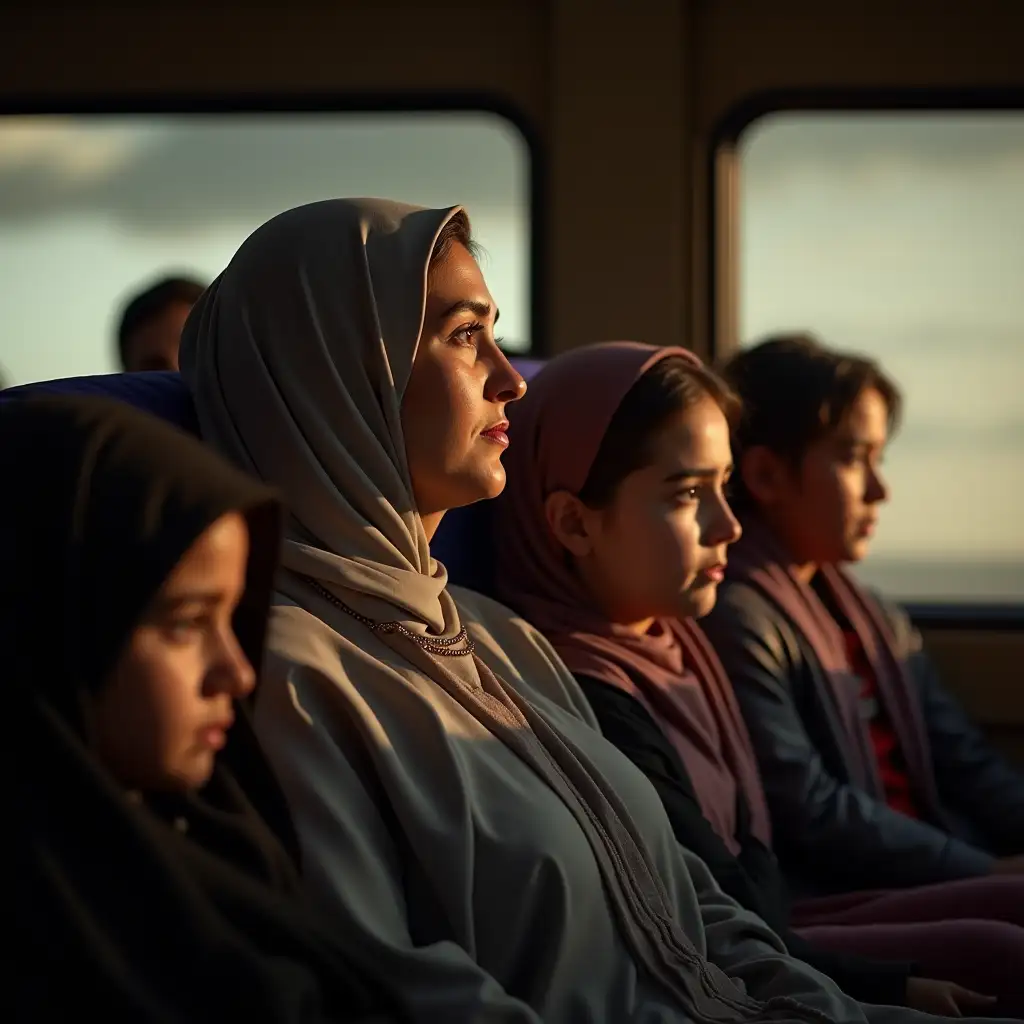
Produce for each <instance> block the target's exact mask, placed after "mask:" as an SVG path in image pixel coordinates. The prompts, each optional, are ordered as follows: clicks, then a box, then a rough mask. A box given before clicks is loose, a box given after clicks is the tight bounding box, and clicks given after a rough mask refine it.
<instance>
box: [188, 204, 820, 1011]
mask: <svg viewBox="0 0 1024 1024" xmlns="http://www.w3.org/2000/svg"><path fill="white" fill-rule="evenodd" d="M458 210H459V208H457V207H456V208H452V209H449V210H422V209H417V208H414V207H410V206H405V205H401V204H398V203H394V202H387V201H381V200H334V201H329V202H323V203H317V204H314V205H311V206H305V207H301V208H299V209H296V210H291V211H289V212H287V213H285V214H282V215H280V216H279V217H277V218H275V219H274V220H272V221H270V222H269V223H267V224H265V225H264V226H263V227H261V228H260V229H259V230H257V231H256V232H255V233H254V234H253V235H252V236H251V237H250V238H249V239H248V240H247V241H246V242H245V243H244V244H243V245H242V247H241V249H240V250H239V251H238V253H237V255H236V256H235V258H234V259H233V260H232V261H231V264H230V265H229V266H228V268H227V269H226V270H225V271H224V273H223V274H221V276H220V277H219V278H218V279H217V280H216V281H215V282H214V284H213V285H212V286H211V287H210V289H209V290H208V292H207V293H206V295H205V296H204V297H203V298H202V299H201V300H200V302H199V303H198V305H197V306H196V308H195V310H194V311H193V314H192V316H191V318H190V320H189V322H188V324H187V326H186V329H185V332H184V336H183V339H182V348H181V365H182V372H183V373H184V375H185V377H186V379H187V381H188V382H189V385H190V387H191V389H192V392H193V395H194V397H195V401H196V405H197V412H198V416H199V422H200V425H201V428H202V432H203V435H204V437H205V438H207V439H208V440H209V441H211V442H212V443H214V444H215V445H216V446H217V447H218V448H219V449H220V450H221V451H222V452H223V453H225V454H226V455H228V456H229V457H230V458H232V459H233V460H234V461H235V462H237V463H239V464H240V465H242V466H244V467H246V468H248V469H250V470H251V471H253V472H254V473H255V474H256V475H257V476H259V477H261V478H263V479H264V480H267V481H272V482H273V483H274V484H275V485H276V486H277V487H278V488H279V489H280V490H281V491H282V492H283V493H284V494H285V495H286V497H287V499H288V501H289V503H290V506H291V510H292V513H293V517H294V521H293V524H292V526H291V529H290V531H289V536H288V539H287V542H286V545H285V553H284V558H283V562H284V565H285V567H286V569H287V570H290V571H291V573H295V574H303V575H307V576H310V577H313V578H314V579H316V580H317V581H318V582H319V583H320V584H321V585H322V586H324V587H326V588H328V589H329V591H330V592H332V593H333V594H334V595H335V596H336V597H338V598H340V599H341V600H342V601H344V602H345V603H346V604H348V605H349V606H350V607H351V608H352V609H353V610H354V611H356V612H357V613H358V614H360V615H363V616H366V617H368V618H370V619H372V620H374V621H376V622H381V621H383V620H397V621H399V622H401V623H402V624H403V625H404V626H405V627H406V628H407V629H409V630H411V631H413V632H415V633H417V634H420V635H422V634H425V633H427V632H428V631H429V632H432V633H441V634H443V635H444V636H446V637H452V636H455V635H456V634H457V633H458V631H459V629H460V628H461V627H460V622H459V614H458V609H457V608H456V605H455V602H454V601H453V599H452V598H451V596H450V595H449V594H448V593H447V592H446V590H445V586H446V582H447V575H446V572H445V569H444V567H443V566H442V565H440V564H439V563H437V562H436V561H434V560H433V559H432V558H431V557H430V551H429V546H428V543H427V539H426V536H425V534H424V531H423V526H422V524H421V522H420V519H419V517H418V515H417V514H416V511H415V506H414V501H413V492H412V486H411V483H410V476H409V469H408V466H407V464H406V455H405V444H404V440H403V436H402V429H401V422H400V406H401V401H402V395H403V392H404V389H405V387H406V384H407V382H408V380H409V376H410V373H411V369H412V364H413V359H414V356H415V350H416V344H417V339H418V337H419V334H420V330H421V325H422V319H423V310H424V303H425V296H426V276H427V271H428V267H429V259H430V254H431V252H432V249H433V246H434V242H435V240H436V238H437V235H438V233H439V231H440V230H441V229H442V227H443V226H444V225H445V224H446V223H447V222H448V221H449V220H450V219H451V218H452V217H453V216H454V215H455V214H456V213H457V212H458ZM291 573H286V574H285V578H284V579H283V580H282V581H281V584H280V586H281V589H282V590H283V591H284V593H286V594H287V595H288V596H289V597H290V598H291V599H292V600H293V601H294V602H295V603H296V604H298V605H299V606H300V607H304V608H310V607H311V606H312V607H313V608H317V609H318V612H317V614H318V615H319V616H320V617H323V616H324V615H325V611H326V605H324V604H323V602H322V601H319V599H317V598H316V597H315V594H314V593H313V592H312V591H311V590H310V589H309V588H308V586H307V585H305V584H304V583H303V582H302V580H301V579H300V578H298V577H296V576H293V575H291ZM509 615H510V616H511V613H509ZM331 625H332V628H333V629H335V630H336V631H337V632H339V633H340V634H342V636H344V637H345V638H346V639H347V640H348V641H349V642H350V643H351V644H353V645H358V646H359V647H360V648H361V650H362V651H363V652H364V655H365V658H366V660H364V661H363V663H362V666H363V667H362V668H361V669H360V671H373V668H372V665H373V663H372V661H370V660H369V659H370V658H371V657H372V654H370V652H371V650H372V649H373V648H374V647H376V646H377V644H376V643H375V641H377V642H383V643H384V644H386V645H387V647H388V648H390V649H391V650H392V651H393V652H395V654H397V655H399V656H400V658H402V659H404V663H405V665H407V666H409V667H412V668H413V669H414V671H418V673H421V675H420V677H419V678H420V679H421V680H422V681H423V683H424V684H425V683H427V681H428V680H429V683H431V684H433V685H435V686H438V687H440V688H441V689H442V690H443V691H445V692H446V693H447V694H448V697H449V698H450V699H451V700H452V701H455V702H456V703H457V704H458V705H460V706H461V707H462V708H464V709H465V710H466V711H468V712H469V713H470V714H471V715H472V716H473V717H474V718H475V719H476V720H477V721H478V722H479V723H481V724H482V725H483V726H484V727H485V728H486V729H487V730H488V731H489V732H490V734H491V735H493V736H494V737H496V738H497V739H499V740H500V741H502V742H503V743H504V744H505V745H506V746H508V747H509V748H510V749H511V750H513V751H514V752H515V753H516V754H517V755H518V756H519V757H520V758H522V760H523V761H524V762H526V763H527V764H528V765H529V766H530V767H531V768H532V769H533V770H534V771H535V772H536V773H537V774H538V775H539V776H540V777H541V778H542V779H543V780H544V781H545V782H547V784H548V785H549V786H551V788H552V789H553V790H554V791H555V792H556V793H558V794H559V796H560V797H561V799H562V800H563V802H564V803H565V805H566V806H567V807H568V808H569V810H570V811H571V813H572V814H573V816H574V817H575V819H576V820H577V822H578V824H579V826H580V829H581V830H582V832H583V834H584V835H585V836H586V837H587V840H588V843H589V845H590V848H591V849H592V851H593V854H594V857H595V859H596V862H597V864H598V866H599V868H600V873H601V878H602V881H603V884H604V887H605V891H606V896H607V899H608V903H609V905H610V907H611V909H612V911H613V913H614V915H615V920H616V921H617V923H618V926H619V929H620V932H621V934H622V936H623V938H624V940H625V942H626V944H627V946H628V948H629V949H630V952H631V953H632V955H633V957H634V959H635V961H636V963H637V964H638V965H640V966H641V967H642V968H643V969H644V970H646V972H647V973H648V974H649V975H650V976H651V977H653V978H655V979H657V980H658V981H659V982H660V983H661V985H663V986H664V988H665V989H666V990H667V991H668V992H670V993H672V994H673V996H674V998H675V999H676V1000H678V1004H679V1008H680V1011H681V1013H682V1014H683V1015H684V1016H685V1017H686V1018H687V1019H689V1020H693V1021H707V1022H716V1024H717V1022H725V1021H735V1020H773V1021H797V1020H820V1019H824V1015H823V1014H821V1013H819V1012H818V1011H816V1010H812V1009H809V1008H807V1007H805V1006H802V1005H800V1004H798V1003H795V1002H794V1001H793V1000H791V999H787V998H775V999H772V1000H770V1001H769V1002H768V1003H765V1004H761V1003H758V1002H756V1001H755V1000H752V999H751V998H749V997H748V996H747V995H746V994H745V993H744V991H743V989H742V987H741V986H737V985H736V984H735V983H734V982H733V981H731V980H730V979H729V978H728V977H727V976H726V975H725V974H723V973H722V972H721V971H720V970H718V969H717V968H716V967H714V966H713V965H711V964H709V963H708V962H707V961H705V960H704V959H703V958H702V957H701V956H700V955H699V954H698V953H697V950H696V949H695V947H694V945H693V943H691V942H690V941H689V940H688V939H687V937H686V936H685V935H684V934H683V931H682V929H681V927H680V926H679V924H678V921H677V918H676V915H675V913H674V909H673V907H672V905H671V901H670V898H669V895H668V893H667V890H666V887H665V884H664V883H663V881H662V879H661V878H660V877H659V875H658V871H657V869H656V867H655V866H654V861H653V858H652V856H651V854H650V852H649V851H648V850H647V849H646V847H645V844H644V840H643V838H642V836H641V834H640V830H639V829H638V827H637V826H636V824H635V823H634V822H633V821H632V819H631V817H630V814H629V812H628V811H627V809H626V807H625V806H624V805H623V804H622V802H621V801H620V800H619V798H618V797H617V795H616V793H615V792H614V790H613V787H612V786H611V785H610V784H609V783H608V782H607V781H606V780H605V779H604V778H603V777H602V776H601V774H600V773H599V772H598V771H597V770H596V769H595V768H594V767H593V766H592V765H591V764H590V763H589V762H588V759H587V757H586V755H585V754H584V753H583V752H582V751H581V750H580V748H579V747H578V746H574V745H573V743H572V742H571V741H570V740H569V739H567V738H566V737H565V736H563V735H561V734H560V732H559V730H558V729H557V728H556V727H555V726H554V725H553V724H552V723H551V721H550V720H549V719H548V718H547V717H546V716H545V715H543V714H541V713H540V712H538V710H537V709H536V708H535V707H534V706H533V705H532V704H531V703H530V702H529V701H527V700H526V699H525V697H523V696H522V695H521V694H519V693H517V692H515V691H513V690H512V689H511V688H509V687H507V686H506V685H504V684H503V683H502V682H501V681H500V680H499V679H498V678H497V676H496V675H495V674H494V672H493V671H492V670H491V668H489V667H488V665H487V664H486V663H485V660H483V657H486V655H483V656H482V657H473V658H469V657H454V658H441V657H435V656H432V655H430V654H428V653H426V652H425V651H424V650H422V649H421V648H420V647H419V646H417V645H416V644H414V643H413V642H411V641H410V640H408V639H406V638H404V637H402V636H401V635H400V634H395V633H387V634H382V633H380V632H379V631H376V632H375V633H374V636H373V638H371V637H370V635H369V634H368V633H367V630H366V627H365V626H364V625H361V624H360V623H358V622H357V621H356V620H355V619H354V618H350V619H347V620H345V621H342V622H340V623H339V622H336V621H334V617H333V616H332V620H331ZM503 632H505V634H506V636H507V632H508V631H507V630H503ZM517 642H518V644H519V645H520V646H521V647H522V648H523V650H521V651H518V652H517V651H516V650H509V649H508V647H507V646H506V649H505V652H504V653H505V654H506V655H508V657H509V658H510V659H511V660H512V662H513V663H515V662H516V659H517V655H521V656H522V659H523V663H527V664H528V663H530V662H531V660H532V661H533V663H536V662H537V652H536V650H532V651H527V648H528V647H531V646H535V645H536V644H537V641H536V640H534V639H533V637H532V635H531V634H530V633H529V632H528V631H527V630H525V629H524V630H523V631H522V633H521V639H520V640H518V641H517ZM491 660H492V663H494V664H495V665H497V664H499V662H498V661H497V660H495V659H493V658H492V659H491ZM499 670H500V669H499ZM351 671H352V670H351V669H349V672H350V674H351ZM379 671H387V670H386V669H385V668H384V667H383V665H382V666H381V669H380V670H379ZM558 671H559V672H560V671H561V667H559V670H558ZM552 674H553V675H557V674H558V673H557V672H556V673H552ZM355 682H356V686H357V689H358V690H360V692H369V691H371V690H372V689H373V687H372V684H371V682H370V681H367V685H366V686H365V687H361V686H360V685H359V681H358V680H356V681H355ZM559 685H561V684H559ZM383 728H384V730H385V733H386V731H387V725H386V724H384V725H383ZM385 738H388V737H387V736H385ZM395 742H396V744H397V743H399V742H400V740H399V738H398V736H397V734H396V736H395ZM395 754H396V755H397V756H401V752H400V750H399V749H398V748H397V747H396V749H395Z"/></svg>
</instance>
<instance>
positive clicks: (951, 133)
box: [739, 111, 1024, 185]
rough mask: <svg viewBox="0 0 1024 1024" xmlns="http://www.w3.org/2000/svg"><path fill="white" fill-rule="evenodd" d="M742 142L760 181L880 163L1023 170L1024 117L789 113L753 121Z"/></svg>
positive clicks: (850, 172)
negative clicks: (1005, 167) (1011, 167)
mask: <svg viewBox="0 0 1024 1024" xmlns="http://www.w3.org/2000/svg"><path fill="white" fill-rule="evenodd" d="M739 145H740V155H741V159H742V161H743V164H744V167H745V169H746V170H747V173H749V174H751V176H756V180H757V182H758V184H761V185H767V184H771V183H773V182H775V181H776V180H778V179H784V178H786V177H788V176H789V175H790V174H792V173H794V172H800V173H804V172H806V171H807V170H828V171H829V172H830V173H833V174H834V173H835V172H836V171H837V170H838V171H840V172H841V173H842V174H844V175H846V176H850V175H855V174H860V173H863V172H865V171H870V170H873V169H875V168H877V167H878V166H879V165H882V166H887V167H890V168H893V169H913V168H926V169H927V170H928V171H929V173H932V174H934V173H935V172H936V171H939V172H942V171H947V172H951V173H960V172H961V171H963V170H964V169H966V168H979V169H984V170H986V171H990V170H992V169H994V168H998V167H1000V166H1002V165H1013V166H1016V167H1017V168H1018V169H1024V116H1022V115H1021V114H1020V113H1018V112H1007V113H992V112H989V113H964V114H947V113H935V114H918V113H897V112H893V113H881V112H877V113H872V114H862V113H843V112H840V111H836V112H835V113H832V114H821V113H794V112H784V113H779V114H769V115H767V116H766V117H763V118H761V119H759V120H757V121H755V122H754V123H753V124H752V125H751V126H750V127H749V128H748V129H747V130H746V131H745V132H744V133H743V135H742V136H741V138H740V144H739Z"/></svg>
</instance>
